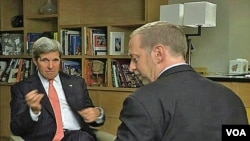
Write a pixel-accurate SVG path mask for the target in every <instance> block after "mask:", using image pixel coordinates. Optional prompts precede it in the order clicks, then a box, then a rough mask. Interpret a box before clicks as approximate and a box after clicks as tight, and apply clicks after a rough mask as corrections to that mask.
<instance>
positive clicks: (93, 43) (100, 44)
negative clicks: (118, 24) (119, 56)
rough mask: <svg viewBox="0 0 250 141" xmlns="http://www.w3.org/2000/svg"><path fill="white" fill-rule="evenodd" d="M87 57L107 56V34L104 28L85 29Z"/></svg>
mask: <svg viewBox="0 0 250 141" xmlns="http://www.w3.org/2000/svg"><path fill="white" fill-rule="evenodd" d="M84 32H85V34H84V35H85V36H86V40H85V41H86V42H85V43H86V44H85V45H86V48H85V54H86V55H107V32H106V31H105V30H104V29H102V28H87V27H86V28H84Z"/></svg>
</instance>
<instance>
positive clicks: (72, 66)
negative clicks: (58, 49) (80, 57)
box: [62, 60, 82, 76]
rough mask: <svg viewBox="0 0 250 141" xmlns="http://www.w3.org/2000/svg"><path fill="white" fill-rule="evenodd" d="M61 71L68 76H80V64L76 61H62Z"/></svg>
mask: <svg viewBox="0 0 250 141" xmlns="http://www.w3.org/2000/svg"><path fill="white" fill-rule="evenodd" d="M62 65H63V66H62V70H63V72H65V73H67V74H69V75H76V76H81V75H82V71H81V64H80V63H79V62H77V61H71V60H63V61H62Z"/></svg>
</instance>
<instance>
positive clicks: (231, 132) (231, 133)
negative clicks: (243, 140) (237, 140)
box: [226, 129, 247, 136]
mask: <svg viewBox="0 0 250 141" xmlns="http://www.w3.org/2000/svg"><path fill="white" fill-rule="evenodd" d="M226 132H227V135H228V136H247V134H246V132H245V130H244V129H226Z"/></svg>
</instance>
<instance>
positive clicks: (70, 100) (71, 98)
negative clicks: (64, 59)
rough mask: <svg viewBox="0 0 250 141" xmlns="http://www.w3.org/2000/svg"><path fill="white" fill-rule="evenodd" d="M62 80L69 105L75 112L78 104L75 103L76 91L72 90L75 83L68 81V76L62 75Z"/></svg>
mask: <svg viewBox="0 0 250 141" xmlns="http://www.w3.org/2000/svg"><path fill="white" fill-rule="evenodd" d="M60 79H61V84H62V88H63V91H64V94H65V97H66V100H67V102H68V104H69V105H70V107H71V108H72V109H73V110H75V111H77V104H76V102H75V98H74V97H75V96H74V94H73V92H75V90H74V91H73V90H72V89H73V88H74V85H73V83H72V82H71V81H69V80H68V78H67V76H65V75H63V74H61V73H60Z"/></svg>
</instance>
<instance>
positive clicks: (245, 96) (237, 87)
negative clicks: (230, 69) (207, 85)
mask: <svg viewBox="0 0 250 141" xmlns="http://www.w3.org/2000/svg"><path fill="white" fill-rule="evenodd" d="M220 83H221V84H223V85H225V86H226V87H228V88H230V89H231V90H233V91H234V92H235V93H236V94H237V95H238V96H239V97H240V98H241V99H242V101H243V103H244V105H245V107H246V110H247V116H248V121H249V123H250V93H249V92H250V82H220Z"/></svg>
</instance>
